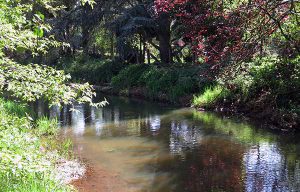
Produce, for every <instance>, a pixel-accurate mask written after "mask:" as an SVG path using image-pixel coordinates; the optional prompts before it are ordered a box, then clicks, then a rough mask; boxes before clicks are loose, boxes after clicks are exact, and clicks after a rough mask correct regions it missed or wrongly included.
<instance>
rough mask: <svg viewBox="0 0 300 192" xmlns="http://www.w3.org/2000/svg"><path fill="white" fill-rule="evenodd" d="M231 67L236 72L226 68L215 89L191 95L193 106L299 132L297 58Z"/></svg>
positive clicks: (299, 69)
mask: <svg viewBox="0 0 300 192" xmlns="http://www.w3.org/2000/svg"><path fill="white" fill-rule="evenodd" d="M234 67H236V68H237V67H239V71H238V73H233V72H232V71H233V69H232V66H230V67H228V68H227V69H225V70H224V71H223V73H221V74H220V75H219V77H218V79H216V82H217V85H216V86H214V87H210V88H207V89H206V90H205V91H204V93H200V94H198V95H196V96H194V99H193V104H194V106H196V107H201V108H208V109H212V108H218V109H219V110H230V111H232V112H235V113H240V114H243V115H245V116H249V117H251V118H254V119H257V120H262V121H263V122H264V123H268V124H271V125H273V126H274V128H281V129H286V130H287V129H290V130H294V129H299V125H300V57H297V58H295V59H279V58H278V57H276V56H268V57H263V58H257V59H254V60H253V61H252V62H247V63H242V64H240V65H239V66H234ZM228 74H231V75H230V76H229V75H228Z"/></svg>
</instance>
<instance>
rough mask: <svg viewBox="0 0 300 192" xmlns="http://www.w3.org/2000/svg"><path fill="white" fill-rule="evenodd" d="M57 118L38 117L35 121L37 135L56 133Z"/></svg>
mask: <svg viewBox="0 0 300 192" xmlns="http://www.w3.org/2000/svg"><path fill="white" fill-rule="evenodd" d="M57 125H58V121H57V119H49V118H48V117H45V116H43V117H40V118H39V119H37V121H36V129H35V131H36V132H37V134H38V135H56V134H57V133H58V126H57Z"/></svg>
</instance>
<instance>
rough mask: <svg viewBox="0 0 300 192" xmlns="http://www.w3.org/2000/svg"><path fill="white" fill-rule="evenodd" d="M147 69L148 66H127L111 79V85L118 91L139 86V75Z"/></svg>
mask: <svg viewBox="0 0 300 192" xmlns="http://www.w3.org/2000/svg"><path fill="white" fill-rule="evenodd" d="M149 68H150V66H149V65H129V66H128V67H127V68H125V69H123V70H122V71H120V73H119V74H118V75H117V76H114V77H113V78H112V81H111V82H112V85H113V86H114V87H116V88H119V89H126V88H128V87H133V86H138V85H140V80H139V79H140V76H141V74H143V73H144V72H145V71H146V70H147V69H149Z"/></svg>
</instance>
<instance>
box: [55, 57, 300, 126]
mask: <svg viewBox="0 0 300 192" xmlns="http://www.w3.org/2000/svg"><path fill="white" fill-rule="evenodd" d="M299 60H300V59H299V57H298V58H295V59H285V60H284V59H280V58H279V57H277V56H268V57H260V58H257V59H253V60H252V61H249V62H244V63H239V64H231V65H228V66H227V67H224V68H222V69H221V70H220V71H218V72H217V73H216V72H215V71H214V72H213V71H212V70H211V66H210V65H208V64H201V65H188V64H180V65H179V64H172V65H169V66H161V65H160V64H151V65H147V64H124V63H121V62H120V61H117V60H116V61H110V60H96V59H88V58H82V57H80V58H77V59H75V60H71V61H70V60H69V61H68V62H65V63H64V65H61V66H62V67H63V68H64V69H65V70H66V71H67V72H68V73H70V74H71V76H72V77H73V80H74V81H89V82H91V83H93V84H95V85H103V84H109V85H110V86H111V87H112V90H110V89H109V91H108V92H112V93H117V94H121V95H125V96H136V97H141V98H145V99H150V100H154V101H163V102H169V103H173V104H179V105H193V106H195V107H197V108H201V109H206V110H215V109H217V110H218V111H222V112H224V111H226V112H231V113H238V114H242V115H245V116H249V117H252V118H254V119H258V120H260V119H264V122H266V123H269V124H272V125H274V127H278V128H283V129H292V130H293V129H296V128H298V127H299V119H300V104H299V102H300V80H299V77H300V62H299Z"/></svg>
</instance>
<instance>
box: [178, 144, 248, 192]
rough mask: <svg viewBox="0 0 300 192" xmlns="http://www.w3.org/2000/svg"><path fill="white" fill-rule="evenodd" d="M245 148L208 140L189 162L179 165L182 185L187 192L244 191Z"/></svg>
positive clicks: (186, 158) (189, 156)
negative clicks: (243, 159)
mask: <svg viewBox="0 0 300 192" xmlns="http://www.w3.org/2000/svg"><path fill="white" fill-rule="evenodd" d="M243 152H244V148H243V147H242V146H241V145H239V144H237V143H234V142H232V141H229V140H225V139H220V138H205V139H203V140H202V141H201V142H200V143H199V146H198V147H197V148H194V150H193V151H187V152H186V156H185V160H184V161H181V162H180V161H178V162H177V164H175V166H176V171H177V172H178V171H179V172H180V174H179V175H178V178H177V179H178V183H179V184H180V188H182V190H183V191H188V192H196V191H197V192H198V191H213V190H215V191H243V183H242V177H243V173H242V169H241V167H242V164H243V162H242V156H243Z"/></svg>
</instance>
